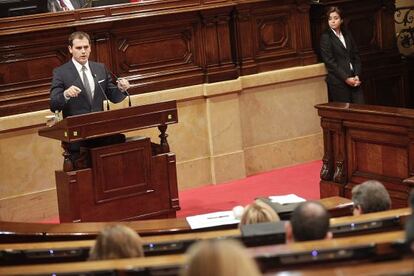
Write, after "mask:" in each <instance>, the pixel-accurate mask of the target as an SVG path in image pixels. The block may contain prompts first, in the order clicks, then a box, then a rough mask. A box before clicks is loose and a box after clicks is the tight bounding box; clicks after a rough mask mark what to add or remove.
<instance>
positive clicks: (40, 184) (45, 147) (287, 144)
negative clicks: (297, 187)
mask: <svg viewBox="0 0 414 276" xmlns="http://www.w3.org/2000/svg"><path fill="white" fill-rule="evenodd" d="M324 76H325V70H324V66H323V65H322V64H317V65H312V66H305V67H296V68H289V69H284V70H277V71H272V72H266V73H262V74H257V75H251V76H245V77H241V78H239V79H237V80H232V81H226V82H220V83H213V84H204V85H196V86H191V87H184V88H179V89H172V90H165V91H162V92H153V93H147V94H143V95H136V96H133V97H132V102H133V104H134V105H143V104H149V103H154V102H160V101H167V100H177V104H178V116H179V123H178V124H175V125H171V126H169V127H168V130H167V133H168V134H169V138H168V140H169V143H170V147H171V150H172V151H173V152H175V153H176V155H177V175H178V183H179V189H180V190H182V189H185V188H189V187H197V186H200V185H205V184H210V183H221V182H225V181H230V180H234V179H239V178H243V177H246V176H248V175H252V174H256V173H259V172H263V171H268V170H270V169H273V168H277V167H283V166H289V165H293V164H298V163H303V162H307V161H311V160H317V159H321V157H322V149H323V146H322V132H321V128H320V125H319V118H318V116H317V113H316V110H315V109H314V105H315V104H317V103H322V102H326V101H327V96H326V86H325V82H324ZM126 105H127V103H126V102H123V103H121V104H119V105H117V106H113V108H121V107H123V106H126ZM48 114H49V111H47V110H45V111H41V112H35V113H27V114H23V115H18V116H9V117H3V118H0V179H1V183H0V220H13V221H36V220H40V219H43V218H48V217H52V216H57V202H56V194H55V180H54V170H57V169H60V168H61V165H62V157H61V152H62V151H61V149H60V144H59V142H58V141H53V140H50V139H47V138H42V137H39V136H38V135H37V130H38V128H39V127H40V126H41V125H42V124H43V123H44V121H45V120H44V116H45V115H48ZM158 134H159V133H158V130H156V129H151V130H144V131H139V132H134V133H129V134H128V135H129V136H134V135H146V136H150V137H151V139H152V140H153V141H156V142H158Z"/></svg>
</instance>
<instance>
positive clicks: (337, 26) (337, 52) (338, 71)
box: [320, 6, 364, 104]
mask: <svg viewBox="0 0 414 276" xmlns="http://www.w3.org/2000/svg"><path fill="white" fill-rule="evenodd" d="M326 15H327V17H328V24H329V28H328V29H327V30H326V31H325V32H324V33H323V34H322V36H321V45H320V46H321V57H322V60H323V62H324V63H325V66H326V69H327V70H328V75H327V77H326V82H327V84H328V97H329V101H330V102H347V103H361V104H362V103H364V95H363V93H362V89H361V81H360V79H359V76H360V74H361V60H360V58H359V54H358V49H357V46H356V44H355V41H354V39H353V38H352V36H351V34H350V33H349V32H347V31H346V30H344V29H343V28H341V26H342V23H343V20H342V12H341V10H340V9H339V8H338V7H335V6H334V7H329V8H328V11H327V13H326Z"/></svg>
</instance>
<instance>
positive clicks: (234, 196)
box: [41, 161, 322, 223]
mask: <svg viewBox="0 0 414 276" xmlns="http://www.w3.org/2000/svg"><path fill="white" fill-rule="evenodd" d="M321 166H322V162H321V161H313V162H309V163H304V164H300V165H295V166H291V167H286V168H281V169H275V170H272V171H269V172H265V173H261V174H258V175H253V176H249V177H247V178H244V179H240V180H235V181H230V182H227V183H221V184H217V185H206V186H203V187H198V188H193V189H188V190H184V191H181V192H180V193H179V198H180V206H181V210H180V211H178V212H177V217H187V216H193V215H199V214H205V213H210V212H217V211H225V210H231V209H232V208H233V207H234V206H237V205H243V206H244V205H246V204H248V203H250V202H252V201H253V200H254V199H255V198H257V197H263V196H270V195H284V194H296V195H298V196H300V197H303V198H305V199H308V200H311V199H319V179H320V178H319V172H320V169H321ZM41 222H43V223H59V219H58V218H50V219H46V220H43V221H41Z"/></svg>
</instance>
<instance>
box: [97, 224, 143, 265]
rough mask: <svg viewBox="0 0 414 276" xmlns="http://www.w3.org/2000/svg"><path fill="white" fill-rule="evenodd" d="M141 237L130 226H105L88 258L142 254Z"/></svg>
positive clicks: (138, 255) (126, 256)
mask: <svg viewBox="0 0 414 276" xmlns="http://www.w3.org/2000/svg"><path fill="white" fill-rule="evenodd" d="M142 245H143V241H142V239H141V237H140V236H139V235H138V233H136V232H135V231H134V230H132V229H131V228H129V227H127V226H124V225H121V224H115V225H110V226H107V227H105V228H104V229H103V230H102V231H101V233H100V234H99V235H98V237H97V238H96V241H95V245H94V246H93V247H92V248H91V251H90V253H89V260H109V259H121V258H134V257H142V256H144V249H143V247H142Z"/></svg>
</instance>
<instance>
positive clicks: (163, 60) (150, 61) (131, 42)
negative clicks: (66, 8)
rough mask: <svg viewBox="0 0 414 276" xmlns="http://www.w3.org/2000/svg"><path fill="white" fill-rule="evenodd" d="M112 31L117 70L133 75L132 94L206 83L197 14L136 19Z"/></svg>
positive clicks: (115, 69)
mask: <svg viewBox="0 0 414 276" xmlns="http://www.w3.org/2000/svg"><path fill="white" fill-rule="evenodd" d="M125 24H127V25H125ZM111 32H112V39H113V41H112V47H113V64H114V66H115V67H114V73H116V74H118V75H120V76H129V79H130V81H131V82H132V85H133V87H132V88H131V93H132V94H137V93H143V92H148V91H154V90H161V89H166V88H172V87H179V86H185V85H192V84H198V83H202V82H203V57H202V50H201V49H202V47H203V42H202V36H201V35H200V32H201V24H200V21H199V18H198V16H197V14H196V13H188V14H182V15H180V19H179V20H177V18H176V17H175V16H164V17H156V18H145V19H142V20H141V19H137V20H132V21H130V22H126V23H124V24H121V23H119V24H117V25H116V26H115V27H114V28H113V29H112V30H111Z"/></svg>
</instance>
